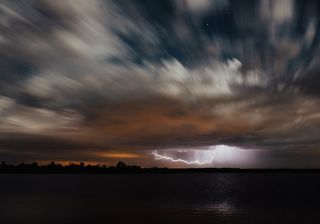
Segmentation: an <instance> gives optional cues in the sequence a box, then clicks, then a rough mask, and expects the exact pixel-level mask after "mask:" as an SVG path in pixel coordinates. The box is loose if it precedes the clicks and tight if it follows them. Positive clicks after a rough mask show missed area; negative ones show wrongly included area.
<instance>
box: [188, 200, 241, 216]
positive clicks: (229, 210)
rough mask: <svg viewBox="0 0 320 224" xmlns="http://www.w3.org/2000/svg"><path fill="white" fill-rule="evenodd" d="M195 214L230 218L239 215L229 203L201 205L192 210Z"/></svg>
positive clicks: (237, 210) (235, 208)
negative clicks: (209, 214)
mask: <svg viewBox="0 0 320 224" xmlns="http://www.w3.org/2000/svg"><path fill="white" fill-rule="evenodd" d="M193 212H194V213H195V214H204V213H211V214H212V215H217V216H231V215H234V214H236V213H239V209H238V208H237V207H236V206H235V205H234V204H233V203H232V202H229V201H222V202H216V203H212V204H201V205H197V206H196V207H194V208H193Z"/></svg>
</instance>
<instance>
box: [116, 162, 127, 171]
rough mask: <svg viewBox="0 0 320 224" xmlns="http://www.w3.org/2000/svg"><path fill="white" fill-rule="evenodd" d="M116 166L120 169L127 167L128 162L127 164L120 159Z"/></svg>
mask: <svg viewBox="0 0 320 224" xmlns="http://www.w3.org/2000/svg"><path fill="white" fill-rule="evenodd" d="M116 167H117V168H118V169H125V168H127V164H125V163H124V162H122V161H119V162H118V163H117V165H116Z"/></svg>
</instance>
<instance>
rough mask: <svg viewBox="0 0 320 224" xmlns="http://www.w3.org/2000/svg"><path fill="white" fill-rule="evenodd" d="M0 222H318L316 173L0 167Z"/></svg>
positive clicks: (319, 190) (319, 196) (319, 191)
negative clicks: (22, 170)
mask: <svg viewBox="0 0 320 224" xmlns="http://www.w3.org/2000/svg"><path fill="white" fill-rule="evenodd" d="M0 223H1V224H6V223H10V224H11V223H12V224H15V223H43V224H46V223H49V224H51V223H66V224H67V223H142V224H143V223H151V224H152V223H163V224H165V223H168V224H170V223H235V224H237V223H270V224H271V223H320V174H317V173H313V174H311V173H310V174H308V173H291V174H290V173H276V174H274V173H273V174H268V173H258V174H255V173H234V174H229V173H227V174H226V173H211V174H210V173H208V174H206V173H199V174H196V173H194V174H130V175H83V174H80V175H71V174H70V175H69V174H0Z"/></svg>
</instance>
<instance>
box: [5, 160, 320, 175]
mask: <svg viewBox="0 0 320 224" xmlns="http://www.w3.org/2000/svg"><path fill="white" fill-rule="evenodd" d="M0 173H1V174H5V173H16V174H183V173H320V169H294V168H273V169H240V168H158V167H153V168H141V167H139V166H129V165H126V164H125V163H124V162H121V161H120V162H118V163H117V164H116V166H109V167H107V166H105V165H85V164H84V163H79V164H75V163H70V164H69V165H66V166H63V165H61V164H58V163H54V162H51V163H49V164H47V165H38V164H37V163H31V164H19V165H11V164H6V163H5V162H2V163H1V164H0Z"/></svg>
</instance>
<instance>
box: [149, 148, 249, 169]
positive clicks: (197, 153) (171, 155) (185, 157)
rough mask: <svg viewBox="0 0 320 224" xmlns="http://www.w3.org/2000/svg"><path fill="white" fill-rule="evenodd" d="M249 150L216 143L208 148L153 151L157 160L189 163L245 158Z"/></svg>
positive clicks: (211, 162)
mask: <svg viewBox="0 0 320 224" xmlns="http://www.w3.org/2000/svg"><path fill="white" fill-rule="evenodd" d="M246 152H248V150H245V149H241V148H238V147H234V146H227V145H215V146H210V147H209V148H208V149H185V150H165V151H162V152H159V151H157V150H155V151H153V152H152V155H153V156H154V159H155V160H165V161H168V162H173V163H183V164H187V165H206V164H207V165H208V164H212V165H214V164H217V163H219V164H221V163H227V162H230V161H237V160H241V159H243V155H244V154H246Z"/></svg>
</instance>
